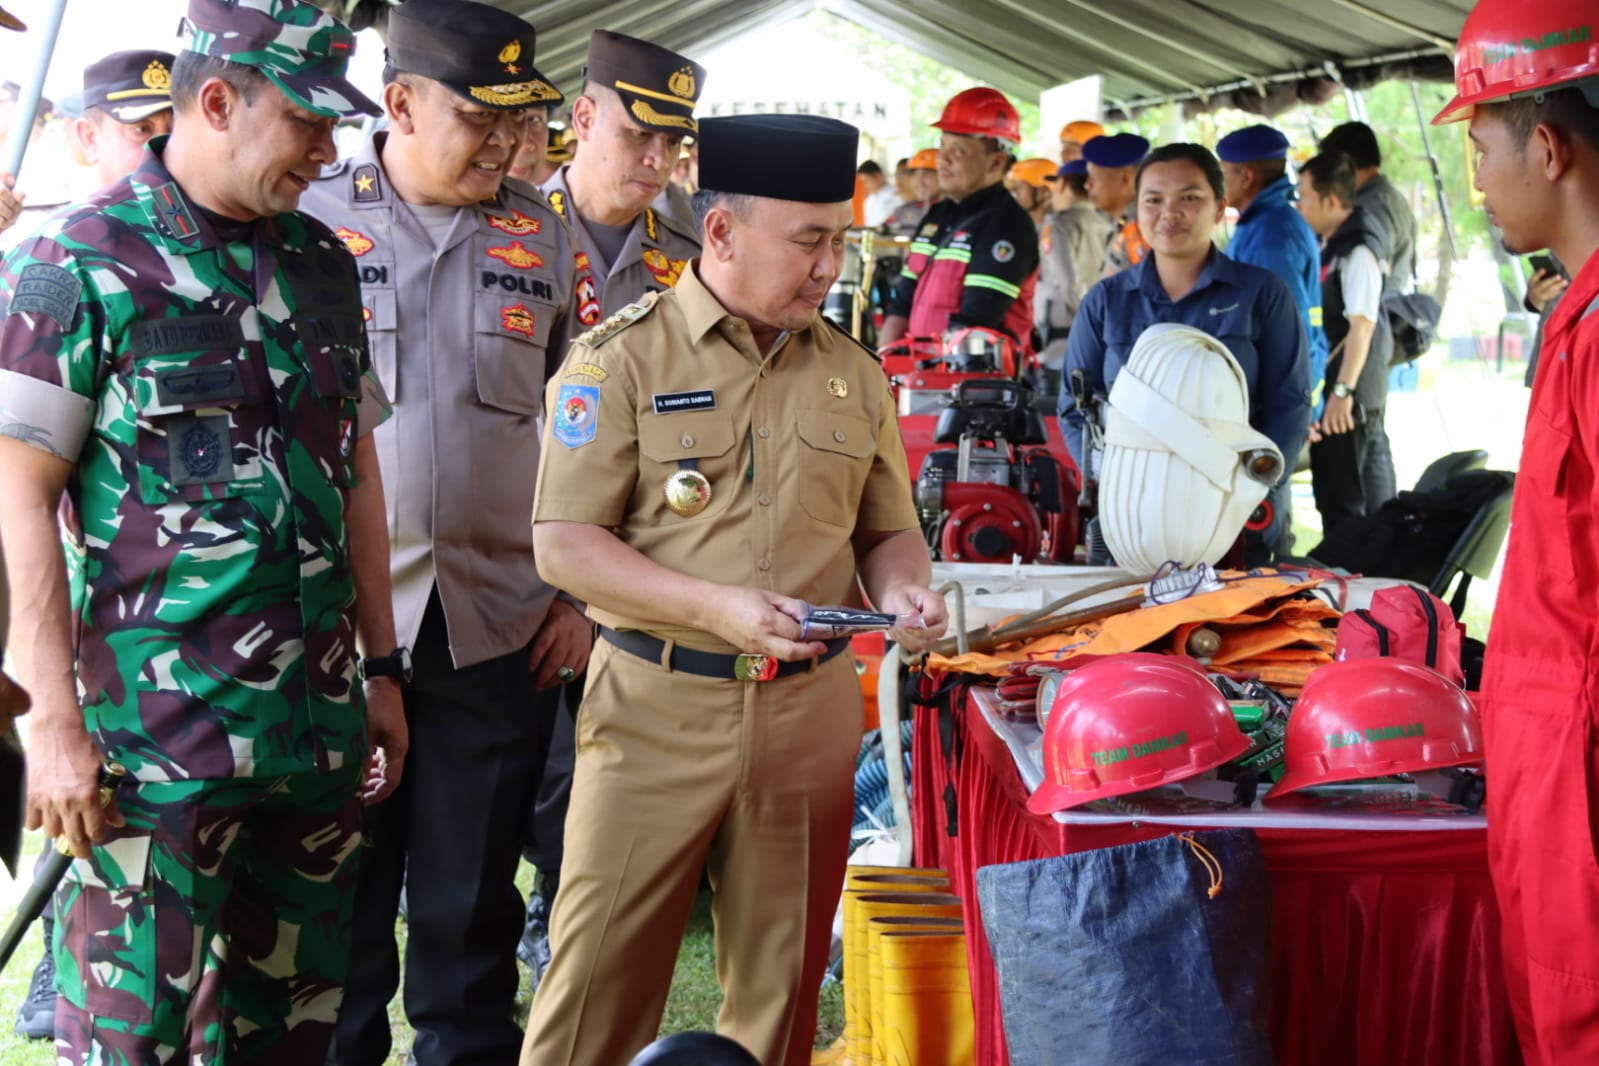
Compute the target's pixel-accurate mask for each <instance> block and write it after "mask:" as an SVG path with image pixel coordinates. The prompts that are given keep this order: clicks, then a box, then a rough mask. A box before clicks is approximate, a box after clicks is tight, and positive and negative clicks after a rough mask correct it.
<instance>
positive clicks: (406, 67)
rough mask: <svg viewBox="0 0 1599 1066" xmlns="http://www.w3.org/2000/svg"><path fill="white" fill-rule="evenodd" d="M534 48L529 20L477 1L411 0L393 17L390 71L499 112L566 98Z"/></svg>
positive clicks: (551, 103) (389, 52)
mask: <svg viewBox="0 0 1599 1066" xmlns="http://www.w3.org/2000/svg"><path fill="white" fill-rule="evenodd" d="M534 43H535V38H534V33H533V27H532V26H530V25H528V24H527V22H526V21H524V20H523V19H519V18H517V17H516V16H515V15H513V14H511V13H510V12H509V11H501V10H500V9H499V8H497V7H490V6H489V5H488V4H479V3H475V2H474V0H406V2H405V3H403V4H401V5H399V6H398V7H396V8H395V9H394V10H393V11H392V12H391V13H390V15H389V38H388V60H389V65H390V66H392V67H393V68H394V69H395V70H398V71H404V72H405V73H407V74H420V75H421V76H422V77H424V78H432V79H433V80H434V81H436V82H440V83H442V84H443V85H444V86H446V87H447V88H449V89H450V90H451V91H452V92H454V93H456V94H457V95H459V96H462V97H465V98H466V99H468V100H471V101H472V102H473V103H476V104H481V105H482V106H484V107H487V108H492V109H494V110H497V111H514V110H518V109H521V108H526V107H549V106H554V105H558V104H560V103H561V101H562V100H563V99H564V97H563V96H562V95H561V92H560V90H559V89H557V88H556V87H555V86H554V85H552V84H550V80H549V79H548V78H546V77H545V76H544V75H542V74H540V73H539V72H538V71H537V70H536V69H535V68H534V66H533V46H534Z"/></svg>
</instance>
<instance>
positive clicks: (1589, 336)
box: [1433, 0, 1599, 1066]
mask: <svg viewBox="0 0 1599 1066" xmlns="http://www.w3.org/2000/svg"><path fill="white" fill-rule="evenodd" d="M1594 15H1595V9H1594V6H1593V0H1482V2H1481V3H1479V4H1478V5H1477V6H1476V8H1475V9H1473V11H1472V13H1471V15H1470V16H1469V17H1468V18H1467V19H1466V24H1465V27H1464V28H1463V29H1462V30H1461V36H1460V43H1459V45H1458V47H1457V49H1456V52H1455V82H1456V88H1457V90H1458V95H1457V96H1456V97H1455V99H1454V100H1453V101H1452V102H1451V103H1450V104H1449V106H1448V107H1446V108H1445V109H1444V110H1443V111H1442V112H1441V113H1440V114H1439V115H1438V117H1437V118H1435V119H1434V120H1433V121H1434V122H1452V121H1458V120H1461V119H1466V118H1469V119H1470V120H1471V140H1472V142H1473V143H1474V144H1475V146H1476V150H1477V152H1478V153H1479V154H1480V162H1479V163H1478V164H1477V188H1479V189H1480V190H1482V192H1483V195H1484V196H1485V197H1486V200H1487V208H1488V216H1489V218H1490V219H1491V220H1492V221H1493V222H1495V223H1496V224H1497V225H1498V226H1499V227H1500V228H1501V229H1502V230H1503V231H1504V239H1505V245H1506V247H1507V248H1509V249H1510V250H1511V251H1512V252H1516V253H1523V252H1536V251H1541V250H1543V249H1544V248H1548V249H1549V250H1550V251H1552V252H1553V253H1554V254H1555V255H1556V256H1557V257H1558V258H1559V259H1560V261H1561V262H1563V263H1565V264H1567V265H1568V266H1569V267H1570V269H1571V273H1572V281H1571V287H1570V289H1568V290H1567V292H1566V294H1565V296H1564V297H1563V298H1562V299H1561V301H1560V304H1559V306H1558V308H1557V310H1556V311H1555V312H1554V315H1553V317H1552V318H1551V319H1550V321H1549V323H1548V326H1547V328H1546V331H1545V333H1544V347H1543V353H1544V354H1543V358H1542V359H1541V360H1540V362H1539V364H1538V372H1537V377H1536V379H1535V381H1534V383H1533V387H1532V408H1531V411H1530V412H1529V413H1528V415H1527V432H1526V440H1525V443H1524V444H1523V445H1522V453H1521V472H1520V476H1519V477H1518V479H1517V484H1516V497H1515V504H1514V509H1513V510H1512V512H1511V536H1510V547H1509V549H1508V551H1507V553H1506V558H1505V570H1504V580H1503V582H1502V583H1501V585H1500V592H1499V602H1498V605H1497V607H1496V609H1495V611H1494V619H1493V628H1492V632H1491V634H1490V636H1489V639H1488V655H1487V660H1486V664H1485V671H1484V675H1483V699H1482V704H1481V706H1482V709H1483V723H1484V730H1485V736H1486V750H1487V758H1488V766H1487V773H1488V781H1489V801H1488V859H1489V868H1490V870H1491V872H1492V874H1493V880H1494V889H1495V893H1496V895H1497V896H1498V899H1499V909H1500V913H1501V917H1502V919H1503V926H1504V930H1503V938H1504V956H1505V978H1506V983H1507V985H1508V986H1509V993H1510V1002H1511V1008H1512V1010H1513V1012H1514V1015H1515V1020H1516V1031H1517V1033H1518V1035H1519V1036H1520V1039H1521V1046H1522V1050H1523V1052H1524V1053H1525V1056H1526V1060H1527V1063H1528V1064H1529V1066H1552V1064H1556V1063H1558V1064H1562V1066H1564V1064H1567V1063H1599V255H1596V254H1595V250H1596V249H1599V50H1595V46H1594V35H1595V33H1596V32H1599V19H1595V17H1594Z"/></svg>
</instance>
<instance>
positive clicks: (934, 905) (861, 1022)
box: [844, 892, 961, 1066]
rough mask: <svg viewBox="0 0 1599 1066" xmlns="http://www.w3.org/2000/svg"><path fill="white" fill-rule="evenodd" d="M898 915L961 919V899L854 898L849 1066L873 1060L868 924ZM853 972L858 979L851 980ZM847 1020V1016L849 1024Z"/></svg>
mask: <svg viewBox="0 0 1599 1066" xmlns="http://www.w3.org/2000/svg"><path fill="white" fill-rule="evenodd" d="M899 915H909V916H916V917H922V918H959V917H960V916H961V901H960V898H959V897H958V896H952V895H948V894H946V893H942V892H881V893H871V892H862V893H861V894H859V895H857V896H856V897H855V902H854V906H853V908H852V916H853V918H854V925H853V927H847V928H846V929H845V937H846V939H847V940H848V941H849V943H850V944H852V945H853V946H854V951H853V952H852V953H851V954H850V955H848V956H847V962H846V965H847V966H849V967H852V968H853V969H852V970H850V971H847V972H846V976H845V981H846V983H848V982H850V981H852V980H853V981H854V983H855V1029H854V1036H853V1037H850V1036H849V1035H848V1034H846V1037H845V1046H846V1048H847V1049H848V1050H847V1051H846V1053H845V1057H844V1061H845V1062H846V1063H849V1064H850V1066H869V1064H870V1063H871V1061H872V1028H871V1017H872V1014H871V1012H872V1001H871V984H870V981H871V968H870V966H869V964H868V955H867V942H866V928H867V925H866V923H867V922H869V921H871V920H872V919H873V918H888V917H894V916H899ZM850 972H852V973H854V974H855V975H856V977H855V978H851V977H849V976H848V973H850ZM848 1021H849V1019H848V1015H846V1016H845V1024H846V1025H848Z"/></svg>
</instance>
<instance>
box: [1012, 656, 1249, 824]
mask: <svg viewBox="0 0 1599 1066" xmlns="http://www.w3.org/2000/svg"><path fill="white" fill-rule="evenodd" d="M1248 748H1249V739H1248V738H1247V737H1245V736H1244V734H1243V733H1242V732H1241V731H1240V730H1239V728H1238V723H1237V721H1235V720H1234V718H1233V713H1232V708H1231V707H1229V706H1228V705H1227V701H1226V700H1225V699H1223V698H1222V695H1221V693H1220V692H1218V691H1217V690H1216V686H1214V685H1212V684H1211V683H1210V682H1209V681H1208V680H1206V678H1205V675H1204V674H1201V673H1200V672H1199V671H1197V670H1195V669H1194V668H1193V667H1191V666H1185V665H1183V664H1182V663H1180V662H1177V661H1176V660H1174V659H1172V658H1171V657H1170V656H1166V655H1153V654H1150V653H1148V652H1131V653H1128V654H1126V655H1111V656H1107V657H1106V658H1104V659H1098V660H1096V661H1094V662H1091V663H1089V664H1088V665H1087V666H1083V667H1079V668H1078V669H1076V670H1073V671H1072V672H1071V673H1070V674H1068V675H1067V676H1066V678H1065V679H1064V680H1062V681H1061V683H1060V687H1059V688H1057V689H1056V690H1055V699H1054V702H1053V703H1052V704H1051V705H1050V711H1049V722H1048V724H1046V725H1045V726H1044V783H1043V784H1041V785H1039V786H1038V791H1037V792H1034V793H1033V795H1032V798H1031V799H1029V800H1028V801H1027V809H1028V810H1030V811H1032V812H1033V813H1034V814H1053V813H1054V812H1055V811H1064V810H1067V809H1069V808H1071V807H1080V806H1082V805H1083V804H1085V803H1092V802H1093V801H1094V800H1099V799H1106V798H1107V797H1110V796H1121V795H1125V794H1126V793H1128V792H1141V791H1143V790H1144V789H1146V788H1156V787H1159V786H1160V785H1165V784H1170V783H1171V782H1174V781H1181V780H1183V779H1184V778H1188V777H1193V776H1194V775H1195V774H1201V773H1204V772H1205V771H1206V770H1210V769H1214V768H1215V767H1217V766H1220V765H1221V764H1222V763H1224V762H1226V761H1227V760H1229V759H1235V758H1237V757H1238V756H1239V755H1242V754H1243V753H1244V752H1245V751H1246V750H1248Z"/></svg>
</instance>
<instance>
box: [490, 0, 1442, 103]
mask: <svg viewBox="0 0 1599 1066" xmlns="http://www.w3.org/2000/svg"><path fill="white" fill-rule="evenodd" d="M492 2H493V3H495V4H496V5H497V6H499V7H503V8H505V9H507V10H509V11H514V12H516V13H517V14H518V15H521V16H523V17H525V18H527V19H528V21H530V22H532V23H533V25H534V27H535V28H536V29H537V30H538V34H539V40H538V66H539V69H540V70H541V71H543V72H544V74H545V75H546V76H548V77H550V78H552V79H554V80H555V82H556V84H558V85H559V86H561V87H562V88H563V89H565V90H567V91H568V92H570V91H572V90H574V89H575V88H576V86H577V82H578V79H579V78H580V76H581V71H582V66H583V52H584V49H585V47H586V46H587V42H588V35H589V32H590V31H591V30H594V29H598V28H603V29H608V30H615V31H617V32H620V33H626V34H630V35H632V36H635V37H642V38H645V39H647V40H651V41H654V42H656V43H657V44H661V45H664V46H666V47H668V48H671V49H673V50H674V51H679V52H683V53H684V54H686V55H690V56H693V55H695V54H696V53H703V52H705V51H707V50H709V49H710V48H711V47H713V46H714V45H717V44H720V43H723V42H725V41H728V40H730V39H732V38H734V37H736V36H738V35H739V34H740V33H743V32H745V31H747V30H750V29H754V28H756V27H758V26H761V25H765V24H769V23H772V22H779V21H782V20H784V19H787V18H792V17H796V16H798V15H803V14H804V13H805V12H807V11H809V10H811V9H812V8H813V7H818V6H821V7H824V8H825V9H826V10H829V11H832V12H834V13H835V14H837V15H839V16H841V17H843V18H845V19H848V20H850V21H852V22H855V23H858V24H860V25H862V26H865V27H866V28H868V29H871V30H874V31H875V32H877V33H879V34H881V35H882V36H884V37H886V38H888V39H890V40H893V41H897V42H899V43H900V44H903V45H906V46H908V47H910V48H912V49H915V50H916V51H918V52H921V53H923V54H925V55H928V56H931V57H933V58H935V59H938V60H940V61H942V62H944V63H946V64H948V65H949V66H952V67H955V68H956V69H958V70H961V71H964V72H966V73H968V74H970V75H971V76H972V77H973V78H977V79H981V80H983V81H986V82H987V83H989V84H991V85H993V86H995V87H996V88H999V89H1001V90H1004V91H1005V92H1008V93H1012V94H1014V95H1016V96H1019V97H1022V98H1024V99H1028V100H1036V99H1037V98H1038V95H1039V93H1041V92H1042V91H1043V90H1044V89H1046V88H1048V87H1050V86H1052V85H1058V84H1060V83H1061V82H1066V81H1072V80H1074V79H1076V78H1080V77H1085V76H1087V75H1090V74H1100V75H1103V76H1104V79H1105V80H1104V97H1105V101H1106V104H1107V107H1110V108H1115V109H1118V110H1124V111H1126V110H1137V109H1139V108H1141V107H1147V106H1149V105H1151V104H1154V103H1158V102H1161V101H1164V100H1168V99H1182V100H1185V101H1193V102H1194V106H1199V107H1206V106H1218V105H1222V104H1226V105H1229V106H1234V107H1241V108H1243V109H1244V110H1249V111H1256V112H1261V113H1267V114H1270V113H1274V112H1276V111H1280V110H1282V109H1284V108H1286V107H1289V106H1292V104H1293V103H1294V102H1295V101H1296V100H1298V99H1308V100H1321V99H1325V98H1326V97H1327V96H1329V95H1331V93H1332V92H1334V91H1336V82H1334V81H1332V80H1331V77H1336V78H1338V79H1341V80H1342V81H1343V82H1344V83H1346V84H1349V85H1351V86H1352V87H1357V88H1358V87H1362V86H1364V85H1369V84H1371V83H1373V82H1376V81H1380V80H1382V79H1384V78H1388V77H1418V78H1425V79H1448V78H1449V77H1450V76H1451V65H1452V58H1453V54H1454V51H1453V50H1454V40H1455V37H1456V35H1457V34H1458V33H1459V32H1460V27H1461V26H1462V25H1463V24H1464V23H1465V20H1466V14H1467V12H1468V11H1469V10H1470V9H1471V6H1472V2H1473V0H820V2H818V0H602V2H595V0H554V2H553V3H532V2H531V0H492ZM862 58H863V61H869V57H862ZM712 76H713V77H714V76H715V72H714V71H712ZM1263 94H1264V95H1263Z"/></svg>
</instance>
